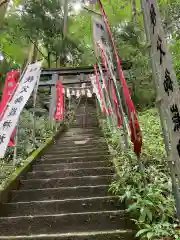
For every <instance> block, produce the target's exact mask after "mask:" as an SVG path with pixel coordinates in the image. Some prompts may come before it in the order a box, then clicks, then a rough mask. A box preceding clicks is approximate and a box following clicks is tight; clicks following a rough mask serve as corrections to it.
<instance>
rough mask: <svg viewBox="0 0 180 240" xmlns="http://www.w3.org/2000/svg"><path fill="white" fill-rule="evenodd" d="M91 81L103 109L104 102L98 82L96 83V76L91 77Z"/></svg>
mask: <svg viewBox="0 0 180 240" xmlns="http://www.w3.org/2000/svg"><path fill="white" fill-rule="evenodd" d="M90 80H91V83H92V86H93V93H95V94H96V96H97V99H98V101H99V104H100V106H101V107H102V100H101V97H100V95H99V91H98V86H97V82H96V76H94V75H93V76H90Z"/></svg>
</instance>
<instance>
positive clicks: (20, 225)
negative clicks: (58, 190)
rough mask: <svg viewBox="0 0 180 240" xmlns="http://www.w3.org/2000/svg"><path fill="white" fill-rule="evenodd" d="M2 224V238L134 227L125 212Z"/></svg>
mask: <svg viewBox="0 0 180 240" xmlns="http://www.w3.org/2000/svg"><path fill="white" fill-rule="evenodd" d="M0 223H1V224H0V236H9V235H30V234H32V233H33V234H56V233H67V232H80V231H84V232H86V231H87V232H89V231H103V230H106V231H108V230H116V229H126V228H128V227H129V226H131V225H132V224H131V222H130V221H128V218H127V213H126V212H125V211H123V210H118V211H99V212H85V213H73V214H72V213H70V214H54V215H35V216H22V217H3V218H0Z"/></svg>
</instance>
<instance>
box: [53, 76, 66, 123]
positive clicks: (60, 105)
mask: <svg viewBox="0 0 180 240" xmlns="http://www.w3.org/2000/svg"><path fill="white" fill-rule="evenodd" d="M63 118H64V97H63V85H62V83H61V81H60V80H58V81H57V83H56V111H55V114H54V119H55V120H61V119H63Z"/></svg>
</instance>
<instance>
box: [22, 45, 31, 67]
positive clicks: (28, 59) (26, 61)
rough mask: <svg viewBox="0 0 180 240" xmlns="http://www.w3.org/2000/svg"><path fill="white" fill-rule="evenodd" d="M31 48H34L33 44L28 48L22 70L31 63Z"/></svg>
mask: <svg viewBox="0 0 180 240" xmlns="http://www.w3.org/2000/svg"><path fill="white" fill-rule="evenodd" d="M33 48H34V45H33V43H31V42H30V43H29V48H28V55H27V56H26V57H25V59H24V62H23V65H22V70H23V69H24V68H25V67H26V65H27V63H31V62H32V55H33Z"/></svg>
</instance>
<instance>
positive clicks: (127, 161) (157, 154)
mask: <svg viewBox="0 0 180 240" xmlns="http://www.w3.org/2000/svg"><path fill="white" fill-rule="evenodd" d="M139 119H140V123H141V128H142V133H143V152H142V156H141V161H142V162H143V164H144V169H145V173H144V174H143V175H142V174H141V173H140V171H139V165H138V162H137V158H136V156H135V154H134V153H133V151H132V150H131V149H129V150H128V151H124V150H123V149H120V146H119V142H120V137H119V138H118V136H117V135H119V133H116V134H114V133H113V134H110V132H109V130H108V129H107V125H106V122H105V120H101V121H100V122H101V126H102V128H103V131H104V133H105V135H106V137H107V141H108V142H109V144H110V146H111V147H112V148H113V150H114V151H113V155H114V159H113V162H114V164H115V167H116V170H117V176H116V180H115V181H113V182H112V184H111V185H110V189H109V190H110V191H111V192H112V193H113V194H115V195H117V196H119V200H120V201H122V202H125V204H126V206H127V211H128V212H129V214H130V215H131V217H132V219H133V220H134V222H135V223H136V225H137V226H138V229H139V231H138V232H137V237H140V238H141V239H143V240H145V239H152V240H157V239H180V232H179V230H178V222H177V220H176V218H175V212H174V211H175V209H174V206H175V202H174V198H173V196H172V188H171V178H170V174H169V170H168V167H167V159H166V156H165V151H164V145H163V139H162V136H161V128H160V122H159V118H158V113H157V111H156V110H155V109H151V110H146V111H145V112H141V113H140V116H139ZM144 179H145V182H146V183H145V182H144Z"/></svg>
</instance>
